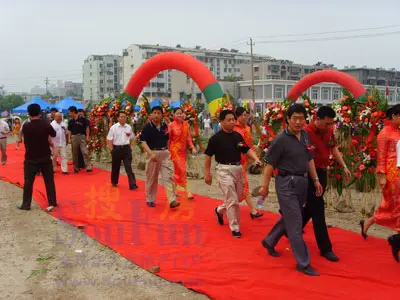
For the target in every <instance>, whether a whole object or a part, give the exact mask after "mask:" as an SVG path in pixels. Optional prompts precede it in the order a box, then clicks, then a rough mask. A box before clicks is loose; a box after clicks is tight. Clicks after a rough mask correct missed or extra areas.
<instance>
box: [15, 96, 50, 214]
mask: <svg viewBox="0 0 400 300" xmlns="http://www.w3.org/2000/svg"><path fill="white" fill-rule="evenodd" d="M28 113H29V118H30V122H29V123H26V124H25V125H24V126H23V128H22V136H23V139H24V144H25V149H26V150H25V161H24V195H23V202H22V205H20V206H18V208H19V209H21V210H30V209H31V202H32V190H33V183H34V182H35V175H36V173H37V172H38V171H41V172H42V174H43V179H44V184H45V186H46V193H47V199H48V201H49V206H48V207H47V211H52V210H53V209H54V207H56V206H57V200H56V188H55V185H54V173H53V164H52V162H51V158H50V157H51V151H50V144H49V136H51V137H55V136H56V132H55V131H54V129H53V127H52V126H51V125H50V124H49V123H48V122H47V121H46V120H40V106H39V105H38V104H31V105H29V106H28Z"/></svg>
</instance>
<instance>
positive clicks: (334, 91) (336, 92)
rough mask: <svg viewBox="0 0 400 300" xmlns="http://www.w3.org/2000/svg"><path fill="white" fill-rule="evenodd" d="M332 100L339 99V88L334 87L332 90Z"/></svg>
mask: <svg viewBox="0 0 400 300" xmlns="http://www.w3.org/2000/svg"><path fill="white" fill-rule="evenodd" d="M332 98H333V100H338V99H339V90H338V89H334V90H333V97H332Z"/></svg>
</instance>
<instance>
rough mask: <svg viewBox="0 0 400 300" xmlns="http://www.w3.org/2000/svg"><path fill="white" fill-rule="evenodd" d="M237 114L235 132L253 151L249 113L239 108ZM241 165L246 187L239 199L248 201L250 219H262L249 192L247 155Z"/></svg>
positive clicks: (243, 156) (243, 157) (243, 155)
mask: <svg viewBox="0 0 400 300" xmlns="http://www.w3.org/2000/svg"><path fill="white" fill-rule="evenodd" d="M235 114H236V124H235V128H234V130H235V131H236V132H238V133H240V135H241V136H242V137H243V140H244V142H245V143H246V145H247V146H249V147H250V148H251V149H252V150H253V151H255V149H254V144H253V136H252V135H251V131H250V127H249V126H248V125H246V123H247V112H246V109H245V108H244V107H238V108H237V109H236V111H235ZM240 162H241V164H242V167H243V179H244V186H243V194H242V197H241V198H240V199H239V201H240V202H242V201H243V200H246V203H247V205H248V206H249V209H250V217H251V218H252V219H256V218H259V217H262V216H263V215H264V214H262V213H259V212H258V211H257V210H256V208H255V207H254V205H253V201H252V199H251V195H250V191H249V189H250V188H249V181H248V179H247V167H248V163H249V162H248V158H247V155H245V154H242V155H241V161H240Z"/></svg>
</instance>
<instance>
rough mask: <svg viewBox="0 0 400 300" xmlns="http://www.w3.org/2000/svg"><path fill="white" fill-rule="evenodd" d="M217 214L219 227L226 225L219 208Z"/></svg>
mask: <svg viewBox="0 0 400 300" xmlns="http://www.w3.org/2000/svg"><path fill="white" fill-rule="evenodd" d="M214 211H215V214H216V215H217V221H218V223H219V225H224V217H223V216H222V215H221V214H220V213H219V212H218V207H216V208H215V210H214Z"/></svg>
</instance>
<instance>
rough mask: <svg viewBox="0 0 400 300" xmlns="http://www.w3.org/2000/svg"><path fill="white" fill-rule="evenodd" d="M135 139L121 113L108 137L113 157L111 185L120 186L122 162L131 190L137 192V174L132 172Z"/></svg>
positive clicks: (124, 115)
mask: <svg viewBox="0 0 400 300" xmlns="http://www.w3.org/2000/svg"><path fill="white" fill-rule="evenodd" d="M134 137H135V136H134V134H133V131H132V127H131V126H130V125H128V124H126V114H125V113H123V112H120V113H119V116H118V123H116V124H114V125H113V126H111V128H110V131H109V132H108V135H107V145H108V148H109V149H110V150H111V155H112V166H111V184H112V185H113V186H114V187H116V186H117V185H118V179H119V170H120V167H121V161H123V162H124V167H125V171H126V174H127V175H128V183H129V189H130V190H136V189H137V188H138V186H137V185H136V178H135V174H134V173H133V171H132V149H131V141H132V139H133V138H134Z"/></svg>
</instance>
